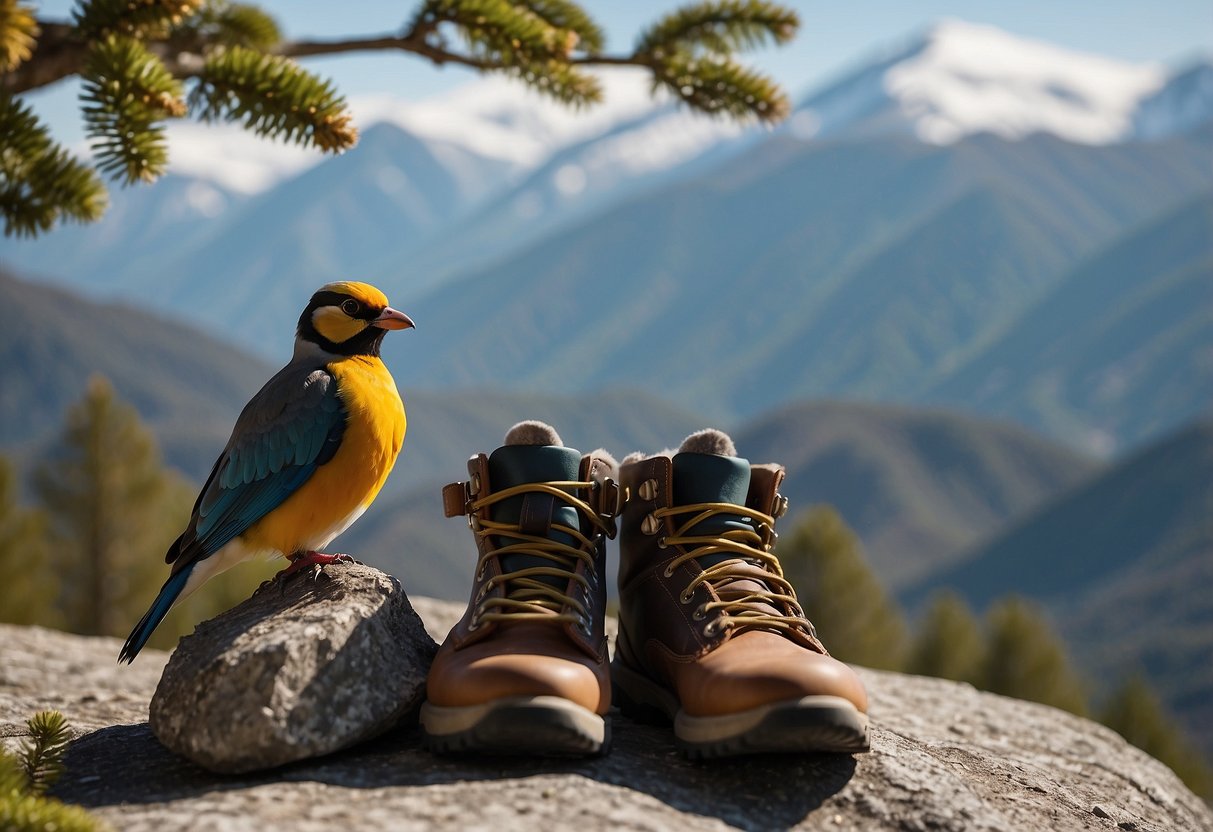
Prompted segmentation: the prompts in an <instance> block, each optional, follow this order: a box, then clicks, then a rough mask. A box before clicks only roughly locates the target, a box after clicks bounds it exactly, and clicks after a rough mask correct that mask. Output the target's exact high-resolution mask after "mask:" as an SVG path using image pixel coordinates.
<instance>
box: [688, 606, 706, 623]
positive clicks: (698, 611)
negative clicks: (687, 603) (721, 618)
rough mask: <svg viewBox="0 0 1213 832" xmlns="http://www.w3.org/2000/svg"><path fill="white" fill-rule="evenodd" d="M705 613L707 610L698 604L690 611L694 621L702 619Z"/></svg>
mask: <svg viewBox="0 0 1213 832" xmlns="http://www.w3.org/2000/svg"><path fill="white" fill-rule="evenodd" d="M706 615H707V612H706V611H705V610H704V608H703V605H702V604H700V605H699V606H698V607H696V608H695V612H693V613H691V618H693V619H694V620H696V621H703V619H704V617H705V616H706Z"/></svg>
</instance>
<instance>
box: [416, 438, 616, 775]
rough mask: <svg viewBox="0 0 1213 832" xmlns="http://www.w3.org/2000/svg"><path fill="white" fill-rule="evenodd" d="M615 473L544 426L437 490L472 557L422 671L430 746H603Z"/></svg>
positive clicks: (505, 749)
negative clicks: (467, 593)
mask: <svg viewBox="0 0 1213 832" xmlns="http://www.w3.org/2000/svg"><path fill="white" fill-rule="evenodd" d="M617 468H618V466H617V465H616V463H615V460H614V459H612V458H611V457H610V455H609V454H607V453H606V452H605V451H595V452H594V453H591V454H587V455H585V456H582V455H581V453H580V452H579V451H577V450H574V449H573V448H566V447H564V446H563V445H562V443H561V441H560V437H559V436H557V434H556V431H555V430H553V429H552V428H551V427H549V426H548V425H545V424H543V423H541V422H522V423H520V424H518V425H515V426H514V427H513V428H511V429H510V432H509V433H508V434H507V435H506V438H505V445H503V446H502V447H500V448H498V449H497V450H496V451H494V452H493V453H492V455H491V456H488V457H486V456H485V455H484V454H479V455H477V456H474V457H472V458H471V459H470V460H468V473H469V475H470V476H469V479H468V481H467V482H463V483H452V484H451V485H448V486H446V488H444V489H443V490H442V501H443V506H444V509H445V512H446V515H447V516H448V517H454V516H459V515H466V516H467V518H468V525H469V527H471V529H472V532H473V534H474V535H475V536H476V546H477V549H478V550H479V552H480V559H479V561H478V562H477V564H476V576H475V580H474V583H473V585H472V597H471V601H470V603H469V604H468V608H467V611H466V612H465V613H464V615H463V618H462V619H461V620H460V621H459V623H458V624H456V625H455V627H454V628H453V629H452V630H451V632H450V634H449V635H448V636H447V638H446V641H445V642H444V643H443V645H442V647H441V649H439V651H438V655H437V656H436V657H435V659H434V664H433V666H432V667H431V668H430V675H429V679H428V681H427V684H426V695H427V701H426V703H425V704H424V705H423V706H422V708H421V726H422V729H423V730H424V732H425V736H426V741H427V745H428V746H429V747H430V748H431V749H432V750H435V751H488V752H494V753H510V754H514V753H524V754H554V755H565V754H592V753H598V752H601V751H604V750H605V749H606V747H607V745H608V743H609V740H610V732H609V725H608V724H607V722H606V720H605V719H604V716H605V715H606V712H607V710H608V709H609V708H610V705H611V697H610V691H611V685H610V670H609V667H608V665H607V642H606V634H605V632H604V627H603V624H604V618H605V614H606V613H605V611H606V585H605V582H604V581H603V575H604V574H605V552H606V538H607V537H608V536H610V537H614V535H615V516H616V515H617V514H618V513H619V504H620V499H619V494H620V491H619V487H618V486H617V485H616V484H615V481H614V479H613V478H614V477H616V476H617Z"/></svg>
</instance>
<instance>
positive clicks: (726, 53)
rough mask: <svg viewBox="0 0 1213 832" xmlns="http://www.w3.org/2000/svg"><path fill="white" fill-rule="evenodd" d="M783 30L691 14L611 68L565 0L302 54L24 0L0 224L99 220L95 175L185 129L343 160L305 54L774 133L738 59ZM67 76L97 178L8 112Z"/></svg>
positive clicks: (143, 164)
mask: <svg viewBox="0 0 1213 832" xmlns="http://www.w3.org/2000/svg"><path fill="white" fill-rule="evenodd" d="M335 13H339V12H335ZM394 22H396V21H387V25H389V26H390V25H392V23H394ZM798 26H799V19H798V17H797V15H796V13H795V12H794V11H793V10H791V9H789V8H786V7H784V6H781V5H778V4H777V3H773V2H769V0H700V2H692V3H691V4H690V5H687V6H685V7H683V8H681V9H678V10H676V11H673V12H671V13H669V14H666V15H664V16H663V17H661V18H659V19H658V20H657V21H655V22H654V23H653V24H652V25H650V26H649V27H648V28H647V29H645V30H644V31H643V32H642V33H641V34H640V36H639V37H638V38H637V40H636V43H635V46H634V47H633V48H632V49H631V50H627V51H624V52H619V53H612V52H608V51H607V50H606V43H605V38H604V36H603V33H602V30H601V28H599V26H598V25H597V24H596V23H595V22H594V20H593V18H592V17H591V16H590V14H589V13H588V12H587V11H586V10H585V9H584V8H582V6H581V5H580V4H579V3H577V2H574V0H421V2H420V4H419V5H418V6H417V7H416V8H415V9H414V11H413V13H412V15H411V17H410V18H409V20H408V22H407V23H405V24H404V25H403V26H402V27H401V28H400V30H399V32H398V33H396V34H390V35H376V36H371V37H353V38H343V39H339V40H314V41H313V40H304V41H288V40H284V39H283V37H282V34H281V30H280V28H279V26H278V23H277V21H275V20H274V19H273V18H272V17H270V16H269V15H268V14H267V13H266V12H264V11H263V10H261V9H259V8H257V7H256V6H253V5H248V4H244V3H236V2H229V0H78V2H77V6H76V8H75V11H74V14H73V16H72V19H71V20H70V21H51V20H44V19H40V18H39V17H38V16H37V15H36V12H35V8H34V5H33V4H32V3H31V2H29V0H0V147H2V148H3V152H2V153H0V216H3V218H4V222H5V233H6V234H10V235H11V234H17V235H34V234H37V233H40V232H42V231H46V230H47V229H49V228H51V227H53V226H54V225H55V224H56V223H57V222H59V221H60V220H63V219H70V220H77V221H90V220H94V219H96V218H97V217H99V216H100V215H101V214H102V212H103V211H104V210H105V205H106V191H105V186H104V185H103V183H102V181H101V179H100V177H99V176H98V175H97V171H98V170H99V171H100V172H102V173H104V174H107V175H108V176H110V177H112V178H113V179H115V180H117V181H119V182H122V183H125V184H132V183H136V182H143V181H151V180H154V179H156V178H157V177H159V176H160V175H161V174H163V173H164V171H165V170H166V168H167V164H168V149H167V144H166V140H165V134H164V123H165V122H166V121H167V120H168V119H173V118H181V117H184V116H186V115H194V116H196V117H199V118H202V119H204V120H210V121H214V120H224V121H233V122H238V123H240V124H241V125H243V126H244V127H246V128H248V129H249V130H253V131H255V132H257V133H259V134H262V135H266V136H274V137H279V138H285V139H289V140H293V141H296V142H300V143H303V144H305V145H310V146H314V147H318V148H320V149H321V150H324V151H328V152H334V153H336V152H341V151H343V150H346V149H348V148H350V147H352V146H353V145H354V143H355V142H356V141H357V130H356V129H355V127H354V125H353V123H352V120H351V117H350V114H349V111H348V109H347V107H346V103H345V100H344V99H343V98H342V97H341V95H340V94H339V93H338V92H337V90H336V89H335V88H334V87H333V86H332V85H331V84H330V83H328V82H327V81H325V80H323V79H321V78H319V77H318V76H316V75H314V74H313V73H311V72H309V71H308V70H306V69H304V68H303V67H301V66H300V65H299V64H298V63H296V62H295V59H297V58H298V59H306V58H309V57H312V56H316V55H330V54H339V53H347V52H361V51H376V50H387V51H393V52H409V53H412V54H414V55H417V56H419V57H421V58H424V59H426V60H429V61H431V62H433V63H434V64H437V65H443V64H458V65H463V66H468V67H472V68H474V69H476V70H479V71H481V72H495V73H502V74H506V75H509V76H511V77H513V78H515V79H517V80H518V81H519V82H520V83H524V84H527V85H529V86H531V87H533V88H535V89H536V90H538V91H540V92H541V93H543V94H546V95H549V96H551V97H553V98H555V99H556V100H558V101H560V102H562V103H565V104H568V105H570V106H575V107H580V106H588V105H591V104H594V103H596V102H598V101H599V100H600V99H601V98H602V89H601V86H600V84H599V82H598V80H597V78H596V77H595V76H594V75H592V74H590V73H589V72H587V71H586V70H587V68H589V67H594V66H609V65H624V66H638V67H643V68H644V69H646V70H647V71H648V72H649V73H650V74H651V77H652V81H653V88H654V90H657V89H664V90H666V91H668V92H669V93H670V94H672V96H673V97H674V98H675V99H677V100H679V101H681V102H683V103H684V104H685V105H686V106H688V107H690V108H692V109H695V110H699V111H701V112H705V113H709V114H713V115H721V116H724V117H728V118H733V119H738V120H741V121H751V120H755V121H763V122H775V121H778V120H780V119H782V118H783V117H784V116H785V115H786V114H787V112H788V109H789V105H788V99H787V96H786V95H785V94H784V92H783V91H782V90H781V89H780V88H779V86H778V85H777V84H776V83H775V82H774V81H772V80H771V79H770V78H768V77H766V76H765V75H762V74H761V73H758V72H755V71H754V70H752V69H750V68H748V67H746V66H744V65H742V64H740V63H738V61H737V60H736V55H737V54H738V53H740V52H744V51H746V50H748V49H752V48H754V47H756V46H759V45H762V44H764V43H768V42H770V43H776V44H782V43H787V42H788V41H790V40H791V39H792V37H793V36H794V35H795V33H796V30H797V28H798ZM74 75H78V76H80V77H81V78H82V79H83V81H84V92H83V95H82V106H83V112H84V118H85V123H86V126H87V128H88V133H89V136H90V138H91V140H92V147H93V152H94V157H95V163H96V168H95V169H94V167H93V166H92V165H89V164H86V163H83V162H80V161H78V160H76V159H74V158H73V157H72V156H71V154H69V153H68V152H67V151H66V150H65V149H64V148H63V147H62V146H60V145H59V144H58V143H56V142H55V141H54V139H53V138H52V137H51V135H50V132H49V131H48V130H47V128H46V126H45V125H44V124H42V123H41V122H39V121H38V119H37V118H36V117H35V116H34V115H33V113H32V112H31V111H30V109H29V108H28V107H27V106H25V104H23V103H22V101H21V100H20V96H21V94H23V93H26V92H28V91H30V90H34V89H38V88H40V87H43V86H46V85H47V84H51V83H54V82H56V81H59V80H61V79H63V78H67V77H70V76H74Z"/></svg>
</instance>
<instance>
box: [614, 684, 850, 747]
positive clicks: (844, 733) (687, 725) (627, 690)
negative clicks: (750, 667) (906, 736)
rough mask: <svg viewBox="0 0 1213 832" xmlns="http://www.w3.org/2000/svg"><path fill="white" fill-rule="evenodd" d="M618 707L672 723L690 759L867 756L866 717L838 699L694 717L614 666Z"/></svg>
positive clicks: (659, 690)
mask: <svg viewBox="0 0 1213 832" xmlns="http://www.w3.org/2000/svg"><path fill="white" fill-rule="evenodd" d="M611 678H612V680H613V681H614V688H615V691H614V696H615V701H616V702H618V703H619V706H620V710H621V711H622V712H623V713H624V715H626V716H630V717H633V718H637V719H639V720H641V721H647V722H653V721H661V722H665V723H667V724H668V723H669V722H673V724H674V738H675V740H676V742H677V744H678V747H679V748H680V749H681V750H682V751H683V752H684V753H685V754H686V755H687V756H688V757H690V758H692V759H712V758H716V757H732V756H737V755H741V754H763V753H771V752H778V753H789V752H790V753H814V752H828V753H840V754H856V753H863V752H865V751H868V750H869V749H870V747H871V743H870V740H869V737H868V717H867V714H864V713H862V712H860V710H859V709H858V708H856V707H855V706H854V705H853V704H852V703H851V702H850V701H849V700H847V699H843V698H842V697H840V696H805V697H801V698H799V699H787V700H783V701H781V702H772V703H770V704H768V705H763V706H761V707H758V708H751V709H750V710H747V711H741V712H740V713H735V714H725V715H724V716H708V717H696V716H691V715H689V714H687V713H686V712H684V711H683V710H682V708H681V706H680V705H679V704H678V699H677V697H675V696H674V695H673V694H671V693H670V692H669V691H667V690H665V689H664V688H662V687H660V686H659V685H656V684H654V683H653V682H651V681H650V680H649V679H647V678H645V677H644V676H642V675H640V674H638V673H636V672H635V671H633V670H629V669H628V668H626V667H622V666H620V665H619V664H618V663H614V664H612V666H611Z"/></svg>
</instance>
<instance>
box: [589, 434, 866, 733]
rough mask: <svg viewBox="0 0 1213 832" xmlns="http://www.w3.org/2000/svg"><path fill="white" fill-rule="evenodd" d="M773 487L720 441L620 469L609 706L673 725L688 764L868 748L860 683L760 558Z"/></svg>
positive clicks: (768, 531)
mask: <svg viewBox="0 0 1213 832" xmlns="http://www.w3.org/2000/svg"><path fill="white" fill-rule="evenodd" d="M783 476H784V469H783V467H782V466H779V465H750V463H749V462H747V461H746V460H744V459H739V458H737V456H736V451H735V450H734V448H733V442H732V440H731V439H729V438H728V437H727V436H725V435H724V434H723V433H721V432H720V431H701V432H700V433H697V434H692V435H691V436H689V437H687V440H686V441H685V442H683V444H682V447H681V449H680V450H679V452H678V453H676V454H674V455H673V456H668V455H657V456H652V457H648V458H637V455H633V456H632V457H629V458H628V459H625V460H624V465H623V467H622V468H621V470H620V484H621V485H622V486H623V488H624V493H625V494H626V495H627V502H626V505H625V507H624V511H623V519H622V525H621V533H620V564H619V604H620V613H619V637H618V639H617V641H616V646H615V659H614V662H613V663H612V665H611V675H612V677H613V680H614V684H615V695H616V699H617V702H618V704H619V706H620V707H621V708H622V709H623V712H624V713H625V714H629V715H637V716H645V715H657V716H663V717H664V718H666V719H671V720H673V722H674V734H675V736H676V738H677V740H678V744H679V745H680V746H681V747H682V748H683V750H684V751H686V752H687V753H688V754H690V755H691V756H695V757H718V756H727V755H732V754H746V753H754V752H765V751H838V752H856V751H867V750H868V718H867V707H868V700H867V693H866V692H865V691H864V688H863V684H862V683H861V682H860V681H859V677H858V676H857V675H856V674H855V672H854V671H853V670H851V668H849V667H847V665H845V664H843V663H842V662H840V661H838V660H837V659H834V658H831V657H830V654H829V653H827V652H826V649H825V647H823V646H822V644H821V642H820V641H818V639H817V634H816V633H815V632H814V630H813V625H812V624H811V623H810V622H809V620H808V619H807V618H806V617H805V614H804V611H803V610H802V609H801V608H800V604H799V603H797V601H796V593H795V591H794V590H793V589H792V586H791V585H790V584H789V583H788V582H787V581H786V580H784V578H783V570H782V569H781V568H780V566H779V561H778V560H777V559H776V557H775V555H774V553H773V552H772V551H771V547H772V546H773V545H774V542H775V538H776V535H775V530H774V524H775V518H776V517H778V516H780V515H782V514H783V513H784V512H785V511H786V510H787V501H786V500H785V499H784V498H783V497H782V496H780V494H779V491H778V489H779V484H780V482H782V480H783Z"/></svg>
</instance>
